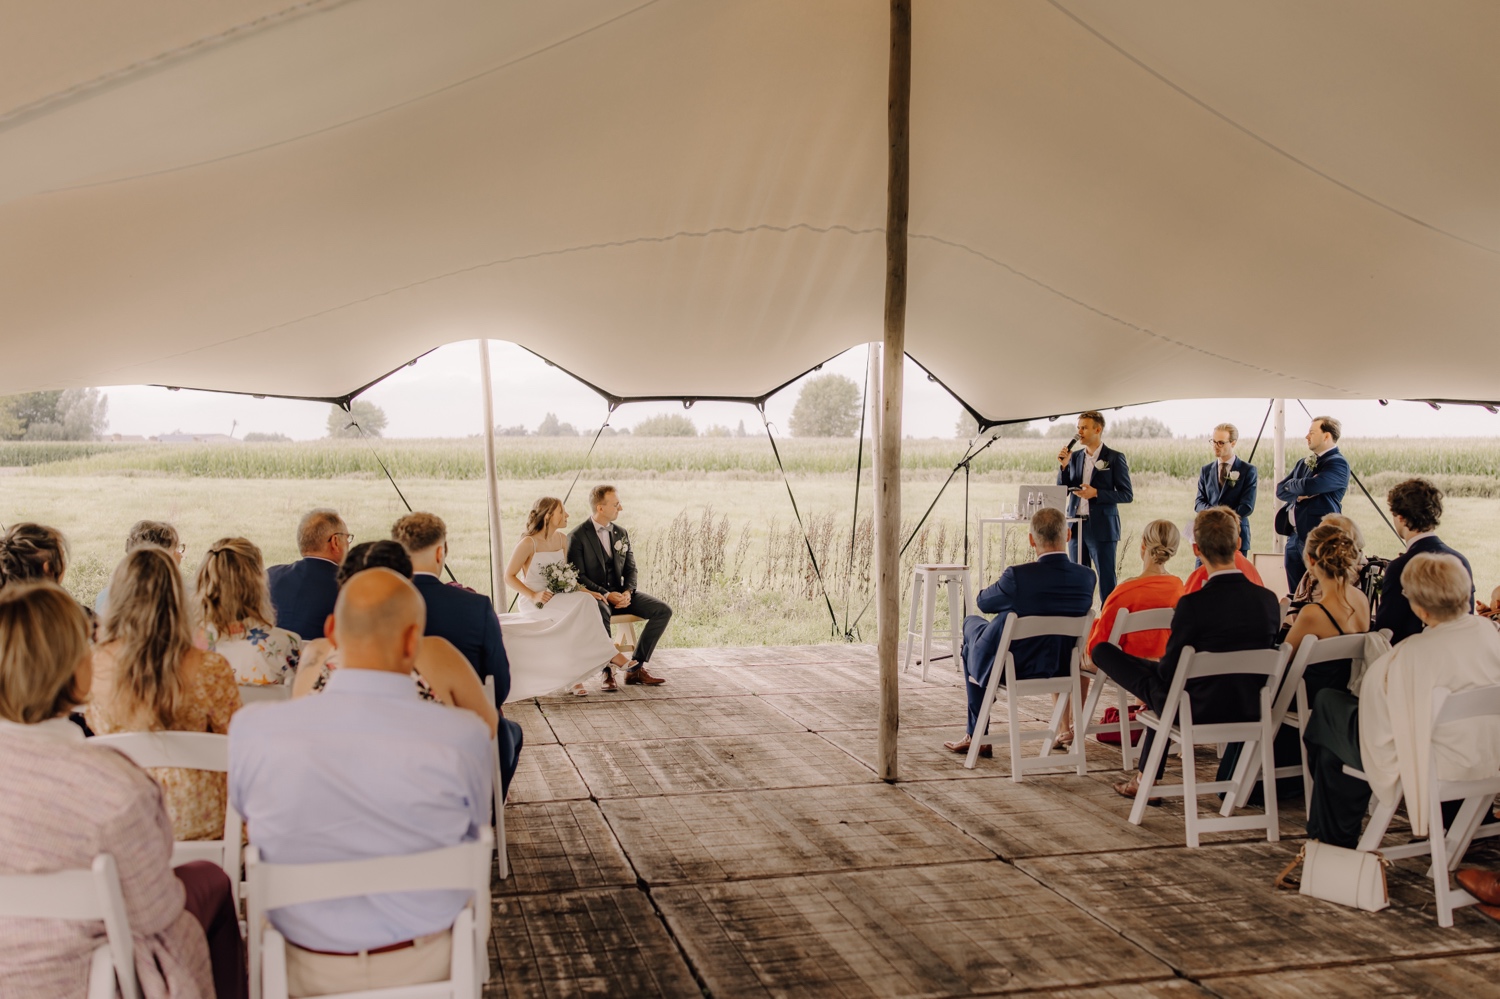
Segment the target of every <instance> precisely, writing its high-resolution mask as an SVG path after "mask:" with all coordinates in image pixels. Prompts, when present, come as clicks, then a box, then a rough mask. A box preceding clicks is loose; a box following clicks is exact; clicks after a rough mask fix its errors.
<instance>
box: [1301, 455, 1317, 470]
mask: <svg viewBox="0 0 1500 999" xmlns="http://www.w3.org/2000/svg"><path fill="white" fill-rule="evenodd" d="M1302 464H1304V465H1306V466H1307V470H1308V471H1309V472H1316V471H1317V470H1318V456H1317V455H1315V454H1310V455H1308V456H1307V457H1306V458H1303V459H1302Z"/></svg>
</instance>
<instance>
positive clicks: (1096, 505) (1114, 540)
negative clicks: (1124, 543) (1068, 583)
mask: <svg viewBox="0 0 1500 999" xmlns="http://www.w3.org/2000/svg"><path fill="white" fill-rule="evenodd" d="M1103 437H1104V415H1103V414H1102V413H1097V412H1093V411H1090V412H1087V413H1080V414H1079V416H1078V441H1079V443H1080V444H1082V445H1083V447H1081V448H1079V449H1078V450H1077V451H1069V450H1068V449H1067V448H1063V449H1062V450H1061V451H1059V452H1058V453H1057V463H1058V464H1059V465H1061V466H1062V467H1061V468H1060V469H1058V472H1057V484H1058V485H1060V486H1067V487H1068V492H1069V494H1070V495H1069V496H1068V516H1069V517H1082V518H1083V524H1082V525H1081V528H1082V529H1081V530H1080V531H1075V532H1070V534H1069V536H1068V557H1069V558H1072V559H1074V560H1075V561H1080V562H1082V563H1083V564H1084V565H1093V567H1094V569H1095V570H1096V571H1098V573H1099V600H1100V602H1101V603H1102V602H1103V601H1105V600H1108V599H1109V594H1110V591H1111V590H1113V589H1114V588H1115V546H1116V545H1117V544H1118V543H1119V541H1120V511H1119V505H1120V504H1121V503H1129V502H1130V501H1131V500H1133V499H1135V492H1134V490H1132V489H1131V487H1130V465H1129V463H1128V462H1126V460H1125V456H1124V455H1123V454H1121V453H1120V452H1119V451H1116V450H1115V449H1114V448H1111V447H1105V445H1104V440H1103ZM1079 534H1082V535H1083V537H1082V538H1081V539H1080V538H1079V537H1078V535H1079ZM1080 540H1081V542H1082V545H1083V558H1081V559H1079V558H1078V554H1079V543H1080Z"/></svg>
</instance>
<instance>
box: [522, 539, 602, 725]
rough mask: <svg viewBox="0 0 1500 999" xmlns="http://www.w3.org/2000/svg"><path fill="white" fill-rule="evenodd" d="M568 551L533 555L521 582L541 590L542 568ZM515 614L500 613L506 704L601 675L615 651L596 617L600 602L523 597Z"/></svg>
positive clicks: (583, 596)
mask: <svg viewBox="0 0 1500 999" xmlns="http://www.w3.org/2000/svg"><path fill="white" fill-rule="evenodd" d="M566 559H567V552H565V551H557V552H537V553H536V554H535V555H533V556H531V564H530V565H528V566H527V567H526V574H525V575H524V576H522V577H521V578H522V581H523V582H525V584H526V585H527V586H528V587H530V588H531V589H533V590H545V589H546V588H547V584H546V580H544V579H543V578H542V566H544V565H547V564H548V563H551V562H563V561H566ZM516 606H517V607H518V608H521V609H520V610H519V611H518V612H517V613H514V614H501V615H500V637H501V639H502V640H503V641H504V642H505V656H506V658H507V659H509V660H510V696H509V697H507V698H506V699H505V700H506V703H510V702H511V701H524V700H525V699H526V698H528V697H536V696H537V695H538V694H546V693H550V692H551V691H554V690H557V689H558V688H560V687H566V686H568V685H569V684H573V683H577V682H578V681H580V680H582V679H584V678H586V677H588V676H591V675H596V674H598V673H600V672H601V670H602V669H603V668H604V664H605V663H607V662H609V661H610V660H611V659H613V658H614V656H615V653H616V652H617V651H619V650H618V649H616V648H615V646H614V643H613V642H611V641H610V638H609V632H608V631H607V630H605V627H604V621H603V619H602V618H600V616H599V601H597V600H595V599H594V598H593V597H592V596H590V595H589V594H587V593H583V592H575V593H556V594H553V596H552V599H551V600H549V601H547V603H546V604H545V605H544V606H542V607H538V606H537V605H536V604H535V603H533V602H532V601H531V600H529V599H527V598H525V597H522V598H521V599H520V600H518V601H516Z"/></svg>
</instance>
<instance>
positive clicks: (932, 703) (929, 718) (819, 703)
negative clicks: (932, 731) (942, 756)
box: [761, 687, 964, 732]
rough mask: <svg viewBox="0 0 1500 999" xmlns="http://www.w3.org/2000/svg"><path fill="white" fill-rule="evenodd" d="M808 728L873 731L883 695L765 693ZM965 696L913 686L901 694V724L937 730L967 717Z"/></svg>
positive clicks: (865, 692) (871, 692) (857, 692)
mask: <svg viewBox="0 0 1500 999" xmlns="http://www.w3.org/2000/svg"><path fill="white" fill-rule="evenodd" d="M761 699H762V700H764V701H765V702H766V703H767V704H769V705H771V706H772V707H774V708H776V710H778V711H780V712H782V713H783V714H785V715H786V716H787V717H789V718H791V719H793V720H794V721H796V722H797V723H798V724H799V725H801V726H803V727H804V728H808V729H811V730H812V731H814V732H832V731H851V730H854V729H873V728H876V727H877V725H878V723H879V714H880V692H879V691H878V690H876V689H874V688H873V687H871V688H868V689H864V690H841V691H818V692H812V693H801V694H764V695H762V697H761ZM963 711H964V702H963V695H962V694H960V693H958V692H956V691H953V690H950V689H948V688H946V687H912V688H908V689H906V690H903V691H902V692H901V724H902V726H904V727H907V728H936V727H941V726H945V725H952V724H954V718H955V717H957V718H959V719H962V718H963Z"/></svg>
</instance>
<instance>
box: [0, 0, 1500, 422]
mask: <svg viewBox="0 0 1500 999" xmlns="http://www.w3.org/2000/svg"><path fill="white" fill-rule="evenodd" d="M914 6H915V10H914V12H913V80H912V112H911V122H912V124H911V135H912V152H911V177H912V190H911V222H910V225H911V238H910V290H909V296H910V298H909V305H908V311H907V321H906V322H907V349H908V351H909V353H910V354H911V355H912V356H913V357H914V358H915V359H916V360H917V361H918V362H919V363H921V364H922V365H923V366H925V367H926V368H927V369H928V370H929V371H930V372H932V374H933V375H934V376H935V377H937V378H938V379H940V380H941V381H942V382H944V384H946V385H948V386H949V387H950V388H951V389H952V390H953V391H954V392H955V393H956V394H957V395H958V396H959V397H961V398H962V399H963V400H965V401H966V402H967V403H968V404H969V405H970V406H971V407H972V408H973V409H974V410H975V411H977V413H978V414H979V415H981V416H982V417H984V418H986V419H989V420H1006V419H1018V418H1026V417H1033V416H1040V415H1050V414H1054V413H1066V412H1073V411H1077V410H1079V409H1082V408H1086V407H1104V406H1115V405H1123V404H1129V403H1134V402H1142V401H1149V400H1153V399H1158V398H1163V397H1191V396H1220V397H1222V396H1261V397H1269V396H1291V397H1295V396H1308V397H1317V398H1324V399H1329V398H1391V397H1395V398H1438V399H1468V400H1494V399H1497V398H1500V378H1497V375H1500V356H1497V354H1496V352H1494V351H1491V350H1489V349H1486V348H1487V345H1488V344H1489V343H1490V342H1491V341H1492V340H1493V338H1494V337H1495V335H1496V334H1497V333H1500V168H1497V165H1500V59H1497V58H1496V52H1500V4H1496V3H1494V2H1493V0H1431V2H1427V3H1421V4H1418V3H1412V2H1410V0H1241V2H1227V0H1226V2H1216V3H1204V2H1202V0H1132V2H1130V3H1119V2H1115V0H1051V2H1048V0H1007V2H994V0H916V3H915V4H914ZM0 10H3V18H4V21H3V23H4V25H5V30H4V31H3V32H0V336H3V337H4V344H5V355H4V356H5V364H4V366H3V367H0V393H8V392H17V391H25V390H32V389H38V388H59V387H67V386H76V385H107V384H120V383H141V382H149V383H158V384H167V385H177V386H188V387H194V388H205V389H217V390H227V391H239V392H253V393H264V394H275V395H293V396H303V397H313V398H339V397H344V396H347V395H348V394H349V393H351V392H354V391H356V390H358V389H359V388H361V387H362V386H365V385H367V384H368V383H369V382H371V381H372V380H374V379H377V378H379V377H380V376H382V375H384V374H385V373H387V372H388V371H390V370H392V369H394V368H397V367H399V366H400V365H402V364H403V363H405V362H406V361H408V360H410V359H412V358H413V357H416V356H417V355H419V354H421V353H423V352H425V351H427V350H430V349H431V348H433V347H436V346H438V345H441V344H443V343H448V342H451V341H455V340H462V339H470V338H476V337H489V338H497V339H506V340H512V341H514V342H516V343H519V344H521V345H523V346H525V347H528V348H530V349H532V350H534V351H536V352H537V353H539V354H541V355H543V356H544V357H546V358H548V359H549V360H552V361H554V362H556V363H557V364H559V365H560V366H562V367H564V368H566V369H567V370H569V371H571V372H573V373H575V374H577V375H578V376H580V377H581V378H584V379H585V380H587V381H588V382H590V383H591V384H593V385H595V386H598V387H599V388H600V389H601V390H603V391H605V392H606V393H608V394H610V395H612V396H615V397H619V398H641V397H660V396H670V397H676V396H691V397H699V398H703V397H734V398H754V397H759V396H762V395H764V394H765V393H767V392H768V391H770V390H772V389H774V388H775V387H776V386H778V385H780V384H782V383H784V382H786V381H787V380H788V379H790V378H793V377H795V376H796V375H798V374H800V373H801V372H803V371H805V370H807V369H808V368H810V367H811V366H813V365H815V364H817V363H819V362H821V361H823V360H824V359H826V358H828V357H830V356H832V355H834V354H837V353H839V352H840V351H842V350H844V349H846V348H847V347H849V346H852V345H854V344H857V343H862V342H866V341H870V340H877V339H879V338H880V336H881V328H882V318H881V317H882V302H883V282H884V276H885V274H884V268H885V248H884V231H883V226H884V223H885V210H886V189H885V185H886V129H885V114H886V73H887V44H888V32H889V26H888V6H887V4H886V3H885V2H880V0H818V2H816V3H808V2H806V0H717V2H714V3H703V2H701V0H654V2H647V0H549V2H547V3H535V2H529V0H504V2H502V0H427V2H424V3H421V4H413V3H409V2H406V0H324V2H306V3H301V4H296V5H289V0H216V2H215V3H212V4H203V3H195V2H190V0H149V2H144V3H137V4H129V5H121V4H117V3H107V2H103V0H58V2H55V3H48V4H35V3H26V2H22V0H6V2H4V5H3V7H0Z"/></svg>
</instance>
